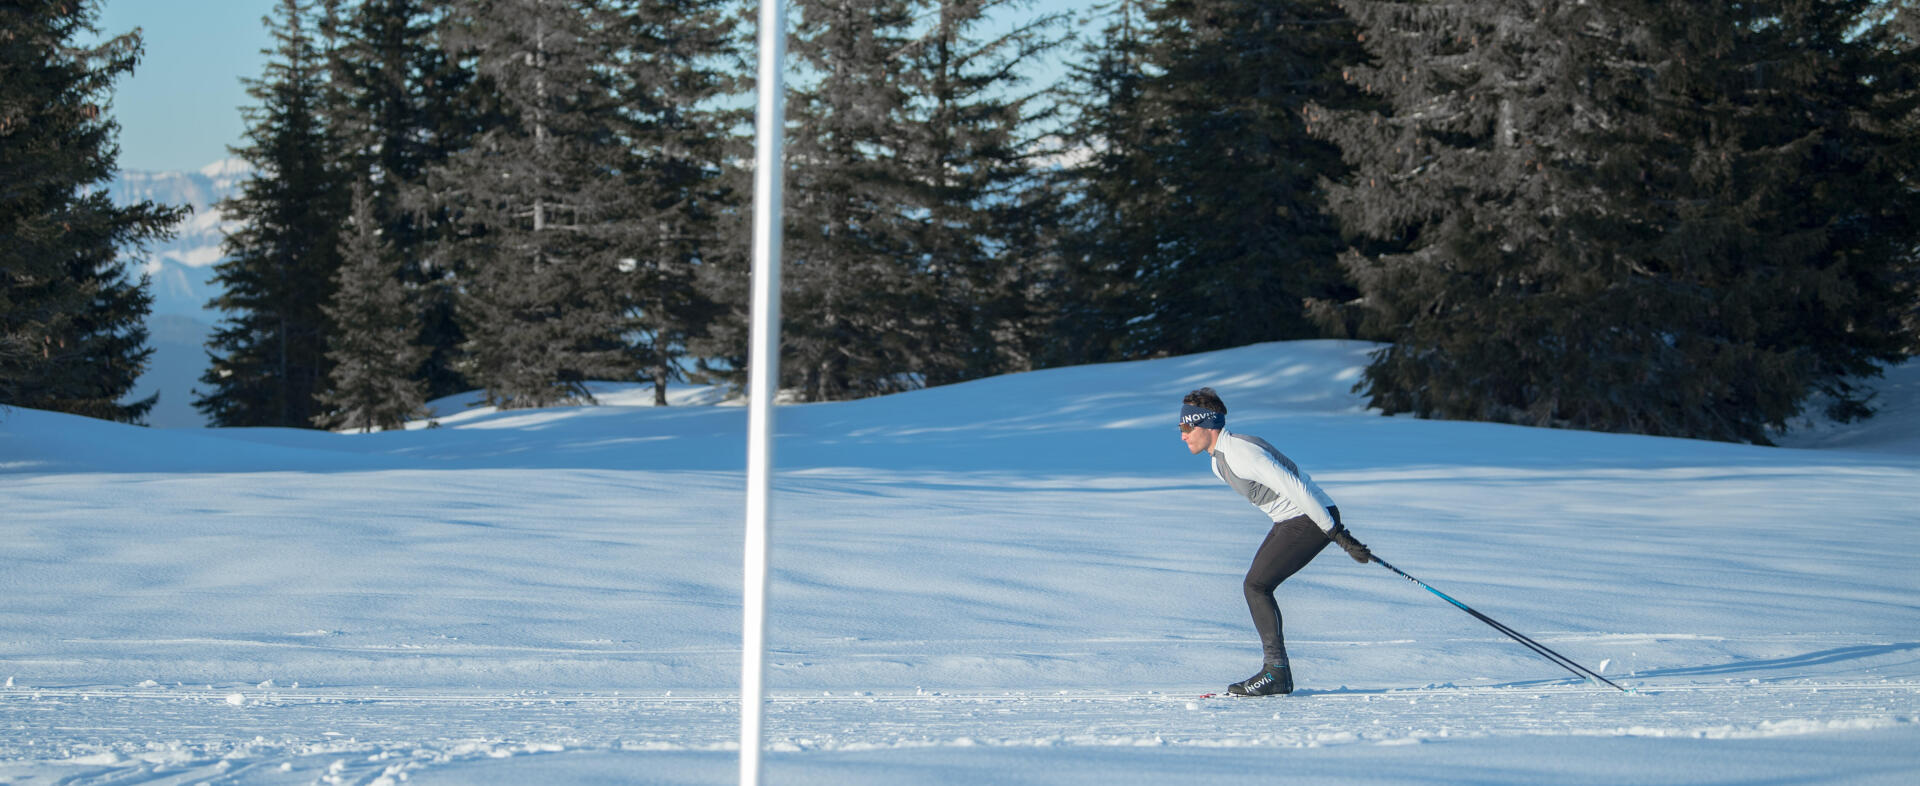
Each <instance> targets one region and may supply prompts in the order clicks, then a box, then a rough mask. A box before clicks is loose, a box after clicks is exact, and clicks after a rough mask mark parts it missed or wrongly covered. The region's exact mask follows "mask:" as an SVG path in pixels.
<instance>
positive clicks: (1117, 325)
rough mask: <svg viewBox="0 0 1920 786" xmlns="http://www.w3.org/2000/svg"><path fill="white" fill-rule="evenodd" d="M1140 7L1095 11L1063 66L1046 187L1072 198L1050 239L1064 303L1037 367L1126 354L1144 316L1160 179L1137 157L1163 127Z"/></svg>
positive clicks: (1143, 4)
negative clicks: (1060, 114) (1094, 23)
mask: <svg viewBox="0 0 1920 786" xmlns="http://www.w3.org/2000/svg"><path fill="white" fill-rule="evenodd" d="M1148 5H1149V3H1148V2H1147V0H1114V2H1113V3H1111V4H1108V5H1105V6H1096V9H1097V10H1099V11H1100V12H1101V13H1100V16H1099V17H1098V19H1099V21H1100V25H1101V28H1100V30H1099V32H1098V33H1096V34H1095V35H1093V36H1091V37H1090V38H1088V39H1087V43H1086V44H1085V45H1084V46H1083V47H1082V49H1081V52H1080V57H1079V58H1078V60H1077V61H1076V62H1074V63H1072V64H1070V70H1069V78H1068V84H1067V86H1066V90H1065V100H1064V104H1065V110H1066V115H1067V116H1066V118H1065V129H1064V131H1063V133H1062V136H1063V137H1064V138H1065V140H1066V144H1067V145H1068V146H1069V147H1068V149H1067V150H1066V152H1065V153H1064V154H1063V164H1062V165H1061V166H1060V167H1059V168H1058V170H1057V171H1055V172H1054V173H1053V181H1054V189H1055V190H1057V191H1059V192H1063V193H1069V194H1072V195H1074V198H1073V199H1070V200H1068V201H1067V202H1066V204H1065V212H1064V216H1063V218H1062V220H1061V228H1060V230H1059V231H1058V232H1057V233H1056V243H1057V245H1058V247H1059V248H1060V250H1061V255H1062V260H1061V266H1060V269H1059V271H1058V272H1057V273H1056V275H1055V281H1056V286H1057V287H1058V289H1059V290H1060V291H1062V292H1063V293H1065V294H1066V295H1067V296H1066V297H1063V298H1061V299H1060V301H1059V302H1058V303H1057V305H1056V307H1055V311H1054V319H1055V322H1054V324H1055V331H1054V333H1055V336H1054V339H1055V340H1054V342H1053V343H1052V345H1051V348H1050V349H1049V350H1047V351H1046V352H1045V354H1044V356H1043V359H1042V364H1043V365H1072V364H1078V363H1104V362H1110V361H1114V360H1121V359H1124V358H1126V357H1129V353H1130V348H1131V342H1130V341H1129V340H1128V334H1129V331H1130V330H1131V328H1130V327H1129V326H1130V325H1131V324H1132V322H1133V320H1134V318H1135V317H1136V316H1137V315H1140V314H1143V313H1145V312H1146V311H1147V309H1148V305H1147V304H1148V300H1147V298H1148V297H1149V295H1148V293H1147V291H1146V290H1145V288H1144V287H1143V286H1142V283H1141V275H1140V271H1141V264H1142V263H1143V261H1144V260H1146V259H1148V258H1149V255H1150V254H1151V253H1152V251H1153V248H1154V239H1153V238H1154V233H1155V232H1156V231H1157V225H1158V223H1159V219H1158V218H1154V217H1153V216H1154V215H1155V214H1154V212H1153V209H1154V207H1155V206H1156V204H1157V203H1156V201H1155V200H1156V197H1157V195H1158V193H1159V187H1158V183H1159V182H1160V176H1159V175H1158V174H1157V170H1156V168H1155V164H1156V162H1155V161H1154V160H1153V159H1152V158H1151V157H1150V156H1147V155H1145V154H1144V152H1145V151H1146V150H1147V149H1148V148H1149V145H1148V141H1149V140H1150V139H1153V138H1154V136H1153V135H1155V134H1157V133H1158V129H1160V128H1162V127H1164V124H1163V123H1161V122H1159V116H1158V115H1157V114H1156V113H1155V105H1154V104H1153V103H1152V102H1150V101H1148V100H1147V97H1146V92H1147V91H1146V82H1147V77H1148V74H1147V65H1146V64H1147V54H1146V46H1147V33H1148V28H1149V26H1148V23H1147V19H1146V9H1147V6H1148Z"/></svg>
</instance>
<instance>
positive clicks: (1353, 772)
mask: <svg viewBox="0 0 1920 786" xmlns="http://www.w3.org/2000/svg"><path fill="white" fill-rule="evenodd" d="M1368 349H1370V347H1369V346H1367V345H1364V344H1357V343H1352V342H1299V343H1289V344H1270V345H1260V346H1254V347H1246V348H1241V349H1237V350H1229V351H1225V352H1219V353H1211V354H1208V355H1200V356H1193V357H1188V358H1173V359H1168V360H1159V361H1147V362H1140V363H1127V364H1113V365H1108V366H1095V367H1085V368H1077V369H1061V370H1055V371H1047V372H1036V373H1031V374H1022V375H1015V376H1012V377H1005V378H999V379H993V380H982V381H979V382H974V383H968V384H964V385H955V386H950V387H945V388H938V389H933V390H927V391H921V392H917V393H912V394H906V395H900V396H891V397H886V398H881V399H873V400H868V401H859V402H847V403H840V404H825V405H808V406H791V407H784V408H782V409H781V410H780V414H779V420H778V425H779V430H780V442H779V443H778V446H777V448H776V451H777V452H776V455H777V457H778V459H779V462H780V466H781V472H780V474H779V476H778V478H777V480H776V498H775V511H776V521H775V525H774V551H773V564H774V571H775V572H774V577H773V598H772V601H773V607H772V622H773V628H772V632H771V637H770V642H771V646H772V647H773V651H772V652H771V653H770V654H769V667H770V670H769V674H768V682H769V687H770V690H772V691H773V693H774V694H775V700H774V701H773V702H772V703H771V704H770V705H769V707H768V716H767V720H768V723H767V730H766V732H767V738H768V740H769V742H770V744H771V745H772V746H773V749H774V753H773V755H772V756H771V757H770V758H769V768H770V769H769V775H770V778H772V779H774V780H775V781H776V782H798V783H807V782H822V783H898V782H920V783H980V782H1015V783H1017V782H1034V783H1078V782H1089V783H1092V782H1097V783H1102V784H1114V783H1165V782H1181V781H1192V782H1199V781H1206V782H1247V783H1252V782H1267V781H1269V780H1271V778H1272V777H1273V776H1274V774H1275V773H1276V772H1284V773H1289V774H1299V775H1303V776H1308V777H1310V778H1311V779H1312V780H1314V781H1315V782H1335V783H1339V782H1407V781H1426V782H1461V783H1484V782H1510V783H1522V782H1534V783H1537V782H1547V781H1552V782H1593V783H1619V782H1634V781H1641V782H1661V783H1673V782H1700V783H1705V782H1712V783H1729V782H1778V781H1779V780H1786V781H1826V782H1889V783H1907V782H1912V781H1913V780H1914V779H1915V778H1916V776H1920V723H1916V719H1920V658H1916V652H1920V636H1916V632H1920V607H1917V606H1916V604H1915V603H1914V602H1913V598H1914V597H1916V593H1915V590H1916V589H1920V574H1916V573H1915V571H1914V570H1913V569H1912V565H1914V564H1915V563H1916V558H1920V536H1917V535H1916V533H1915V531H1914V526H1915V521H1914V511H1915V510H1920V504H1916V503H1920V457H1917V456H1916V455H1915V453H1914V452H1913V451H1910V450H1907V449H1906V448H1904V447H1903V446H1904V445H1909V444H1920V443H1916V442H1914V441H1913V440H1912V439H1911V437H1912V436H1913V435H1915V434H1920V428H1917V427H1916V426H1920V414H1916V410H1915V409H1913V408H1912V407H1910V406H1908V405H1907V403H1906V402H1905V400H1904V399H1898V400H1889V401H1888V402H1887V404H1888V406H1887V411H1886V413H1885V415H1884V416H1883V419H1876V421H1875V423H1876V424H1877V425H1876V426H1875V427H1874V428H1873V429H1867V430H1863V429H1859V428H1857V427H1851V426H1845V427H1842V426H1824V425H1823V426H1817V427H1815V428H1811V429H1808V430H1807V431H1806V432H1805V433H1802V434H1796V435H1795V438H1796V439H1798V440H1800V443H1799V444H1816V443H1817V444H1818V445H1819V447H1818V449H1769V448H1755V447H1747V446H1737V445H1721V444H1714V443H1700V442H1693V441H1687V440H1667V439H1652V438H1644V437H1630V436H1619V435H1601V434H1586V433H1579V432H1560V431H1545V430H1536V429H1522V428H1513V427H1505V426H1493V425H1486V424H1466V423H1440V422H1428V421H1418V420H1410V419H1404V418H1380V417H1378V416H1376V415H1372V414H1368V413H1366V412H1364V411H1363V409H1362V408H1361V407H1360V405H1359V402H1358V400H1357V399H1356V398H1355V397H1354V396H1353V395H1352V394H1351V393H1350V392H1349V390H1348V388H1350V386H1351V385H1352V382H1353V380H1354V379H1355V377H1356V375H1357V373H1358V368H1359V365H1360V364H1362V363H1364V360H1365V352H1366V351H1367V350H1368ZM1894 371H1895V376H1894V377H1892V378H1890V380H1889V382H1890V383H1892V384H1891V385H1890V388H1889V389H1893V390H1904V389H1907V387H1902V386H1910V384H1911V380H1912V379H1913V378H1914V377H1915V376H1920V375H1916V374H1915V373H1914V370H1913V369H1910V368H1907V367H1903V368H1901V369H1896V370H1894ZM1202 384H1207V385H1213V386H1214V387H1216V388H1218V389H1220V391H1221V393H1222V395H1223V396H1224V397H1225V398H1226V400H1227V402H1228V405H1229V407H1230V408H1231V410H1232V413H1231V415H1230V417H1229V425H1230V427H1231V428H1234V429H1235V430H1240V431H1244V432H1246V433H1251V434H1257V435H1260V436H1264V437H1266V438H1268V439H1269V440H1270V441H1272V442H1273V443H1274V444H1276V445H1277V446H1279V447H1280V448H1281V449H1282V450H1283V451H1285V452H1287V453H1288V454H1289V455H1290V456H1292V457H1293V458H1294V459H1296V460H1297V461H1298V462H1299V463H1300V465H1301V466H1302V468H1303V469H1305V470H1307V471H1308V472H1309V473H1311V474H1312V475H1313V476H1314V478H1315V479H1316V480H1317V481H1318V482H1320V484H1321V485H1322V486H1324V487H1325V488H1326V489H1327V490H1328V491H1329V493H1330V494H1332V496H1333V497H1334V499H1335V500H1336V501H1338V502H1339V504H1340V506H1341V509H1342V512H1343V514H1345V517H1346V519H1347V520H1348V523H1349V524H1350V525H1351V526H1352V527H1353V529H1354V531H1355V533H1356V535H1358V536H1359V537H1360V538H1361V539H1362V540H1364V541H1366V542H1367V543H1368V544H1369V545H1370V546H1372V547H1373V548H1374V549H1375V550H1376V552H1378V553H1379V554H1380V555H1381V556H1382V557H1384V558H1386V559H1388V560H1390V561H1392V562H1393V563H1394V564H1395V565H1397V566H1399V567H1401V568H1402V569H1404V570H1406V571H1408V572H1409V573H1411V574H1413V575H1415V576H1418V577H1420V578H1421V579H1423V580H1425V581H1427V582H1428V583H1430V584H1432V585H1433V586H1435V587H1436V588H1439V589H1440V590H1441V591H1443V592H1446V593H1448V594H1449V595H1452V596H1454V597H1456V598H1458V599H1460V600H1461V601H1463V602H1465V603H1467V604H1469V605H1472V606H1474V607H1475V608H1477V609H1479V610H1481V611H1483V612H1485V613H1487V614H1489V615H1490V616H1492V617H1494V618H1495V619H1498V620H1500V621H1502V622H1504V623H1506V624H1508V625H1510V626H1512V627H1514V628H1515V629H1517V630H1519V631H1522V632H1524V633H1527V634H1528V635H1530V636H1532V637H1533V638H1535V639H1537V640H1539V641H1540V642H1541V643H1543V644H1546V645H1547V646H1549V647H1553V648H1554V649H1556V650H1558V651H1560V652H1562V653H1564V654H1566V655H1568V656H1569V657H1571V658H1573V659H1575V660H1576V661H1579V662H1581V663H1582V664H1585V665H1587V666H1589V667H1598V666H1599V664H1601V663H1602V662H1603V661H1605V662H1606V663H1607V666H1606V668H1605V669H1604V670H1605V672H1606V674H1607V675H1608V676H1609V677H1610V678H1613V679H1615V680H1618V681H1621V682H1622V683H1623V684H1627V685H1630V686H1634V687H1636V688H1638V689H1639V690H1640V693H1638V694H1635V695H1623V694H1618V693H1615V692H1612V691H1610V690H1607V691H1602V690H1596V689H1594V688H1592V687H1590V686H1587V685H1585V684H1584V683H1577V682H1574V681H1573V679H1572V677H1571V675H1569V674H1567V673H1566V672H1564V671H1562V670H1560V669H1558V668H1557V667H1556V666H1554V665H1553V664H1551V663H1549V662H1548V661H1546V660H1544V659H1542V658H1540V657H1538V656H1536V655H1534V654H1533V653H1531V652H1529V651H1527V650H1526V649H1525V648H1523V647H1521V646H1520V645H1518V644H1516V643H1514V642H1512V641H1510V640H1508V639H1506V638H1505V637H1503V636H1501V635H1500V634H1498V633H1497V632H1495V631H1493V630H1492V629H1490V628H1487V627H1486V626H1483V625H1481V624H1480V623H1478V622H1476V621H1475V620H1473V619H1472V618H1471V617H1469V616H1467V615H1465V614H1462V613H1460V612H1459V611H1458V610H1456V609H1453V608H1451V607H1450V606H1447V605H1446V604H1445V603H1443V602H1441V601H1440V600H1439V599H1438V598H1434V597H1433V596H1431V595H1429V594H1428V593H1426V592H1425V591H1423V590H1421V589H1420V588H1418V587H1416V586H1414V585H1412V584H1409V583H1407V582H1405V581H1403V580H1401V579H1399V578H1398V577H1395V576H1393V575H1392V574H1391V573H1389V572H1387V571H1385V570H1383V569H1381V568H1379V567H1378V566H1362V565H1358V564H1355V563H1353V562H1352V561H1351V560H1348V559H1346V558H1345V556H1344V555H1343V554H1341V553H1339V552H1338V551H1337V550H1334V551H1332V552H1331V553H1329V554H1327V555H1325V556H1323V557H1322V558H1320V559H1318V560H1316V561H1315V563H1314V564H1313V565H1312V566H1310V567H1309V568H1308V569H1307V570H1306V571H1304V572H1302V573H1301V574H1300V575H1299V576H1297V577H1295V578H1294V579H1293V580H1291V581H1289V582H1288V583H1287V584H1286V585H1285V586H1283V587H1282V589H1281V592H1280V603H1281V607H1282V610H1283V612H1284V613H1285V614H1286V626H1287V634H1288V640H1289V647H1290V650H1291V652H1292V655H1293V657H1294V660H1295V666H1296V670H1297V672H1298V673H1297V682H1298V684H1299V686H1300V688H1301V695H1299V696H1296V697H1289V698H1282V699H1270V700H1233V699H1219V700H1204V701H1202V700H1197V699H1195V697H1196V696H1197V695H1198V694H1200V693H1203V692H1209V691H1216V690H1219V689H1220V688H1221V687H1222V686H1223V685H1224V684H1225V683H1227V682H1231V681H1233V680H1237V679H1240V678H1242V677H1244V676H1246V674H1247V673H1249V672H1251V671H1252V669H1253V667H1254V666H1255V665H1257V658H1258V646H1257V643H1256V642H1255V640H1254V638H1253V634H1252V631H1251V625H1250V624H1249V622H1248V620H1247V619H1246V610H1245V605H1244V603H1243V602H1242V601H1241V597H1240V588H1239V583H1240V576H1241V574H1242V572H1244V570H1245V567H1246V562H1247V561H1248V560H1249V559H1250V558H1251V553H1252V550H1253V547H1254V546H1255V545H1257V543H1258V541H1259V538H1260V537H1261V536H1262V535H1263V534H1264V532H1265V523H1264V522H1263V521H1261V520H1260V519H1259V515H1258V513H1257V512H1256V511H1254V510H1252V509H1251V508H1250V507H1248V506H1247V505H1246V504H1245V502H1244V501H1242V500H1240V499H1238V498H1237V497H1236V496H1235V495H1233V494H1232V492H1230V491H1229V490H1227V489H1226V488H1225V487H1224V485H1223V484H1220V483H1219V482H1218V481H1217V480H1215V479H1214V478H1213V477H1212V476H1211V474H1210V473H1209V472H1208V471H1207V469H1206V465H1205V462H1204V460H1203V459H1200V458H1197V457H1192V456H1188V455H1186V454H1185V451H1184V448H1183V447H1182V446H1180V445H1179V444H1178V443H1177V442H1176V438H1177V432H1175V430H1174V429H1173V427H1172V425H1171V424H1172V421H1173V414H1172V413H1173V412H1174V411H1175V410H1177V402H1178V399H1179V396H1180V395H1181V394H1182V393H1184V392H1186V390H1188V389H1190V388H1192V387H1196V386H1199V385H1202ZM600 393H601V394H602V398H603V403H604V404H605V405H604V406H601V407H595V408H561V409H554V410H543V411H534V412H525V411H522V412H509V413H496V412H490V411H487V410H483V409H474V410H467V411H461V412H449V413H447V414H445V415H443V416H442V417H440V418H439V424H440V425H439V427H438V428H431V429H428V428H425V427H424V426H425V424H424V423H423V424H419V426H420V427H419V428H415V429H412V430H408V431H405V432H394V433H386V434H372V435H333V434H320V433H309V432H298V431H286V430H273V429H262V430H207V431H194V430H189V431H164V432H162V431H154V430H141V429H129V428H125V427H119V426H114V425H111V424H102V423H98V422H94V421H85V420H81V419H78V418H69V417H65V416H59V415H51V414H47V413H38V412H32V411H25V410H14V411H11V412H7V413H5V414H4V418H3V419H0V511H4V514H3V515H0V542H4V543H5V544H6V546H5V548H4V549H0V596H4V597H6V598H7V602H6V603H5V604H0V678H8V679H9V682H8V684H7V685H6V686H5V687H0V782H4V783H52V782H71V783H134V782H144V783H198V782H215V783H323V782H339V783H379V782H398V781H399V780H401V779H403V778H404V779H405V780H407V781H408V782H410V783H488V782H497V783H524V782H562V783H599V782H609V783H611V782H653V783H685V782H698V783H709V782H725V781H728V780H731V779H732V778H733V776H734V770H733V767H734V761H733V757H734V756H735V755H736V754H735V752H734V750H733V748H732V746H733V745H734V744H735V742H734V741H735V740H736V739H737V722H738V711H739V705H738V702H737V699H735V698H734V697H732V696H731V695H730V691H732V690H733V686H734V685H735V684H737V680H738V671H739V649H738V648H739V643H738V642H739V624H740V615H739V608H738V607H739V597H738V593H739V589H738V588H739V584H740V564H739V563H740V542H741V518H742V515H743V502H742V498H741V496H740V494H739V492H738V489H739V486H740V483H741V477H742V473H741V471H740V466H741V464H742V463H743V462H744V444H745V438H744V423H745V412H744V410H742V409H741V408H738V407H729V406H712V404H714V403H716V398H717V396H715V395H714V393H713V391H710V390H704V389H691V388H689V389H680V390H676V391H675V392H674V394H675V402H674V403H675V404H676V406H672V407H668V408H664V409H655V408H653V407H650V406H646V405H645V404H646V402H649V401H650V393H649V392H646V391H635V390H632V389H628V388H613V387H606V388H602V389H601V390H600ZM443 405H444V403H443ZM235 697H238V698H237V702H236V700H235Z"/></svg>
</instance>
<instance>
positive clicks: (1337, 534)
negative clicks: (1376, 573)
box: [1328, 527, 1373, 565]
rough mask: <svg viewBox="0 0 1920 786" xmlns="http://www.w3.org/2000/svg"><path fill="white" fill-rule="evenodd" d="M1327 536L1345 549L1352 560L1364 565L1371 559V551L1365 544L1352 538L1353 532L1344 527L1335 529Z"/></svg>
mask: <svg viewBox="0 0 1920 786" xmlns="http://www.w3.org/2000/svg"><path fill="white" fill-rule="evenodd" d="M1328 537H1330V538H1333V542H1335V543H1338V544H1340V548H1343V549H1346V550H1347V556H1349V557H1352V558H1353V561H1354V562H1358V563H1360V564H1362V565H1364V564H1366V563H1369V562H1372V561H1373V552H1371V551H1368V550H1367V544H1365V543H1361V542H1360V541H1357V540H1354V539H1353V533H1351V532H1348V531H1347V528H1346V527H1340V528H1338V529H1335V530H1334V531H1333V534H1332V535H1329V536H1328Z"/></svg>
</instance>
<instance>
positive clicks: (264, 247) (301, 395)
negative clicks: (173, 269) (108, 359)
mask: <svg viewBox="0 0 1920 786" xmlns="http://www.w3.org/2000/svg"><path fill="white" fill-rule="evenodd" d="M312 22H313V13H312V8H311V6H310V5H309V4H307V3H303V2H301V0H282V2H281V4H280V6H279V8H278V10H277V12H276V13H275V15H274V16H273V17H271V18H269V20H267V23H268V25H269V27H270V28H271V29H272V31H273V35H274V40H275V41H276V45H275V48H274V49H273V50H271V51H270V52H268V54H269V55H270V56H271V58H272V59H271V60H270V61H269V62H268V64H267V67H266V72H265V73H264V74H263V75H262V76H261V78H259V79H254V80H249V81H248V91H247V92H248V95H250V96H252V97H253V98H254V99H255V100H257V101H259V102H260V104H259V105H258V106H254V107H249V108H248V109H247V110H246V115H247V121H248V129H247V138H248V140H249V141H248V144H247V145H246V146H245V147H242V148H237V149H235V150H234V152H235V154H237V155H239V156H240V157H242V158H244V159H246V161H247V162H248V163H250V164H252V165H253V168H254V170H255V171H256V172H258V173H259V175H258V176H256V177H254V178H253V179H251V180H248V181H247V183H246V184H245V185H244V186H243V187H242V189H241V193H240V195H239V196H237V197H234V198H233V199H231V200H229V201H227V202H226V203H223V204H222V206H221V210H222V211H223V212H224V213H225V214H226V215H227V216H228V217H229V218H230V219H232V220H233V221H235V222H237V223H239V224H240V225H241V229H240V230H239V231H237V232H234V233H233V234H231V235H229V236H228V238H227V243H226V249H227V252H228V253H229V255H230V258H229V259H228V260H227V261H225V262H221V263H220V264H219V265H217V266H216V267H215V268H214V269H215V275H214V281H216V282H218V283H219V284H220V285H221V286H222V287H223V291H222V293H221V294H220V295H219V296H217V297H215V298H214V300H213V303H212V305H213V306H214V307H216V308H219V309H220V310H222V311H224V312H226V313H227V316H226V317H225V318H224V319H223V320H222V321H221V323H220V325H219V326H218V327H217V328H216V329H215V331H214V334H213V337H212V338H211V339H209V340H208V342H207V347H208V349H209V350H210V352H209V354H210V355H211V356H212V365H211V367H210V368H209V369H208V370H207V373H206V374H204V375H202V376H201V378H200V381H201V382H203V383H205V384H206V385H208V386H209V387H210V388H211V389H210V390H209V391H207V392H206V393H204V394H203V395H202V396H201V397H200V398H198V399H196V400H195V401H194V407H195V408H196V409H199V410H200V411H201V412H202V413H204V414H206V415H207V416H208V418H209V419H210V420H211V421H212V422H213V424H214V425H216V426H284V427H301V428H308V427H311V426H312V424H313V419H314V416H315V415H316V414H317V413H318V402H317V396H318V395H319V393H320V392H321V390H322V389H324V388H325V386H326V384H327V378H328V376H329V374H330V372H331V370H332V364H331V361H329V360H328V359H327V357H326V350H327V336H328V334H329V332H330V330H331V326H330V324H329V322H328V320H327V316H326V313H325V312H324V310H323V308H324V306H325V304H326V303H327V302H328V301H329V300H331V298H332V296H333V279H334V273H335V271H336V270H337V269H338V268H339V266H340V264H339V253H338V248H337V234H338V230H339V227H340V226H341V225H342V224H344V223H345V221H344V220H343V219H344V215H345V213H346V209H345V208H346V205H345V202H346V200H345V194H344V191H345V189H344V188H343V185H342V183H341V179H340V174H339V172H338V171H337V169H336V162H337V161H338V160H339V157H340V156H339V151H338V148H337V146H336V144H335V142H334V140H333V139H332V138H331V136H330V135H329V134H328V133H327V118H326V117H325V115H324V113H323V112H322V111H321V110H322V109H323V106H324V98H325V96H324V91H325V82H324V79H325V72H324V68H325V65H326V60H325V53H324V52H322V51H320V50H319V49H318V48H317V46H316V42H315V39H314V34H313V27H312Z"/></svg>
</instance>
